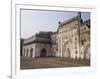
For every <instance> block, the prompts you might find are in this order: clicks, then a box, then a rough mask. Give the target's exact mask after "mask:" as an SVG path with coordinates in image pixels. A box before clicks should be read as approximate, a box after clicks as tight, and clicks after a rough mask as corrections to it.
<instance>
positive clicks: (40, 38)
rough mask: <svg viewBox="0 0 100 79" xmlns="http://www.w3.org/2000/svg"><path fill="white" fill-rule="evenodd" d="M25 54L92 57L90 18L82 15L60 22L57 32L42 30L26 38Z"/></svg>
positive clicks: (32, 55) (33, 55)
mask: <svg viewBox="0 0 100 79" xmlns="http://www.w3.org/2000/svg"><path fill="white" fill-rule="evenodd" d="M23 56H27V57H33V58H35V57H47V56H55V57H65V58H72V59H88V60H89V59H90V20H87V21H85V22H82V19H81V15H80V14H78V15H77V16H75V17H72V18H70V19H69V20H66V21H64V22H59V24H58V28H57V31H56V32H40V33H38V34H36V35H34V36H32V37H30V38H28V39H25V40H24V46H23Z"/></svg>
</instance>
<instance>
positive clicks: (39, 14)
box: [21, 9, 90, 38]
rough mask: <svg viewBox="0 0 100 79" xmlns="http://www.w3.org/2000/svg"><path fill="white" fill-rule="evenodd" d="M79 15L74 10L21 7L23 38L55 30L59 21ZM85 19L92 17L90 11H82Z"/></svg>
mask: <svg viewBox="0 0 100 79" xmlns="http://www.w3.org/2000/svg"><path fill="white" fill-rule="evenodd" d="M76 15H77V12H73V11H47V10H45V11H43V10H28V9H21V38H29V37H31V36H33V35H35V34H36V33H38V32H39V31H53V32H55V31H56V30H57V27H58V22H59V21H60V22H64V21H66V20H68V19H70V18H72V17H74V16H76ZM81 18H82V19H83V21H85V20H88V19H90V13H89V12H81Z"/></svg>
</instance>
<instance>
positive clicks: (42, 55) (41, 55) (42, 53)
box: [40, 48, 47, 57]
mask: <svg viewBox="0 0 100 79" xmlns="http://www.w3.org/2000/svg"><path fill="white" fill-rule="evenodd" d="M46 52H47V50H46V49H45V48H43V49H42V50H41V53H40V57H46Z"/></svg>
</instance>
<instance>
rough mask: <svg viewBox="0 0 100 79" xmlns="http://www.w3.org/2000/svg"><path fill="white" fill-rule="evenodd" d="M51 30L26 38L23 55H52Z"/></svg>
mask: <svg viewBox="0 0 100 79" xmlns="http://www.w3.org/2000/svg"><path fill="white" fill-rule="evenodd" d="M50 34H51V32H40V33H38V34H36V35H34V36H32V37H30V38H28V39H25V40H24V46H23V56H27V57H33V58H35V57H40V56H41V57H46V56H51V54H52V53H51V39H50Z"/></svg>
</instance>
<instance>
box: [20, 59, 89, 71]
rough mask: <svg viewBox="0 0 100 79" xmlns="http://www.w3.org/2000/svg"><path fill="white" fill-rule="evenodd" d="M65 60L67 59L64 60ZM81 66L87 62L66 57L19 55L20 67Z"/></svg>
mask: <svg viewBox="0 0 100 79" xmlns="http://www.w3.org/2000/svg"><path fill="white" fill-rule="evenodd" d="M66 60H67V61H66ZM80 66H81V67H82V66H89V64H84V63H77V62H71V61H68V59H66V58H56V57H45V58H26V57H21V65H20V67H21V69H40V68H59V67H80Z"/></svg>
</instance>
